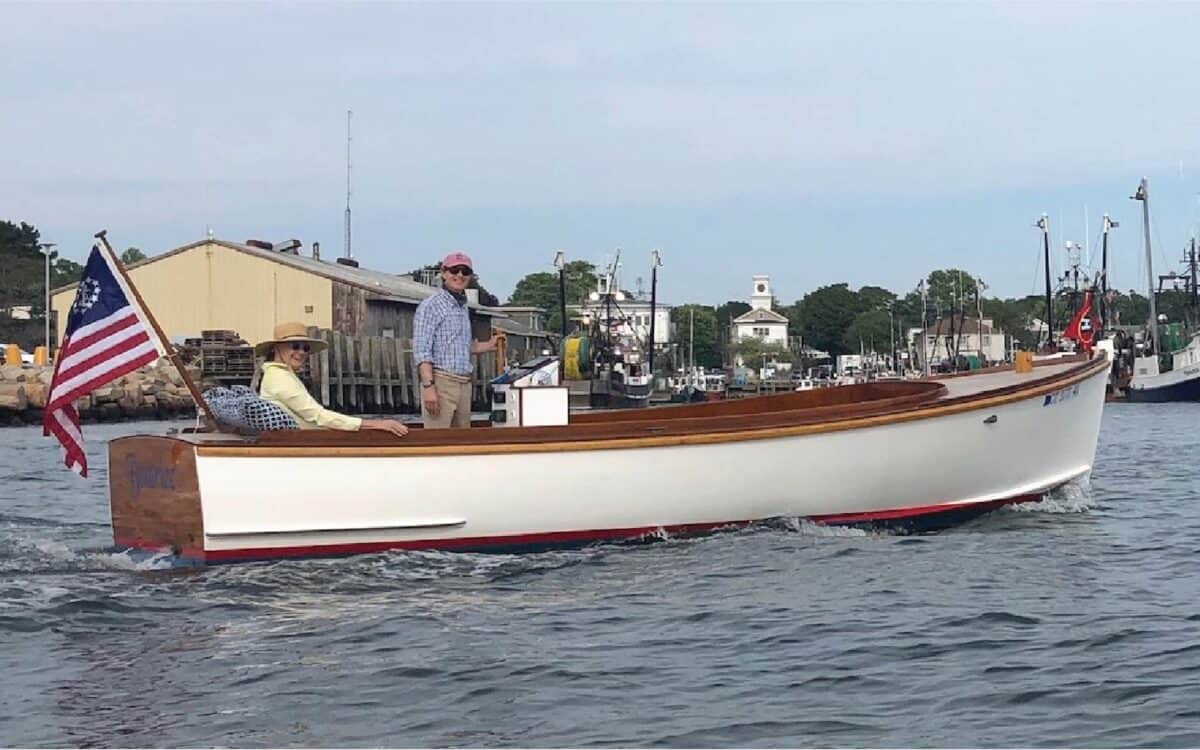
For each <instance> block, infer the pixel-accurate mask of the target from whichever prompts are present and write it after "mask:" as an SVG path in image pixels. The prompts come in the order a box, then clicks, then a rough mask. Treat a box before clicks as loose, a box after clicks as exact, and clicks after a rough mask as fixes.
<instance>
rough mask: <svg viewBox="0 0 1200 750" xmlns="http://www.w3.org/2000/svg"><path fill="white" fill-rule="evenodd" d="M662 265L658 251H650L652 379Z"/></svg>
mask: <svg viewBox="0 0 1200 750" xmlns="http://www.w3.org/2000/svg"><path fill="white" fill-rule="evenodd" d="M661 265H662V256H661V255H659V252H658V250H651V251H650V345H649V346H648V347H647V349H648V350H649V358H648V363H649V368H650V377H651V378H652V379H653V378H654V319H655V318H657V317H658V313H657V312H656V310H657V307H658V267H659V266H661Z"/></svg>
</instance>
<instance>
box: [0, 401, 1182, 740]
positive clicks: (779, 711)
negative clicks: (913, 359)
mask: <svg viewBox="0 0 1200 750" xmlns="http://www.w3.org/2000/svg"><path fill="white" fill-rule="evenodd" d="M1197 423H1200V404H1145V405H1138V404H1109V405H1108V406H1106V407H1105V414H1104V422H1103V428H1102V433H1101V437H1100V447H1099V452H1098V456H1097V466H1096V469H1095V470H1094V472H1093V473H1092V475H1091V477H1090V479H1088V480H1084V481H1081V482H1078V483H1076V484H1073V485H1071V486H1069V487H1067V488H1064V489H1063V490H1061V491H1058V492H1056V493H1054V495H1053V496H1051V497H1050V498H1048V499H1046V500H1044V501H1042V502H1039V503H1037V504H1034V505H1031V506H1026V507H1022V508H1020V509H1006V510H1001V511H997V512H995V513H992V514H989V515H987V516H984V517H982V518H980V519H977V520H975V521H972V522H970V523H968V524H965V525H963V526H960V527H956V528H954V529H952V530H949V531H945V532H941V533H938V534H932V535H923V536H900V535H893V534H887V533H865V532H861V531H854V530H845V529H830V528H824V527H819V526H815V525H812V524H809V523H806V522H800V521H797V520H795V519H790V520H787V519H785V520H782V521H780V522H777V523H769V524H762V525H759V526H756V527H752V528H749V529H744V530H740V531H735V532H727V533H719V534H714V535H711V536H707V537H703V538H699V539H665V540H662V541H659V542H655V543H652V544H645V545H601V546H596V547H590V548H586V549H582V550H575V551H566V552H553V553H545V554H533V555H525V556H515V555H475V554H452V553H389V554H376V555H369V556H362V557H356V558H344V559H326V560H301V561H286V562H277V563H262V564H246V565H234V566H224V567H214V568H208V569H194V568H191V569H189V568H182V567H179V566H177V565H176V564H174V561H173V560H171V559H170V558H169V557H165V556H158V557H135V556H132V555H130V554H128V553H125V552H122V551H119V550H114V549H113V548H112V547H111V532H110V529H109V527H108V505H107V482H106V477H105V472H104V447H103V442H104V440H106V439H108V438H110V437H113V436H115V435H119V434H125V433H130V432H134V431H139V430H152V431H158V432H162V431H165V429H166V425H165V424H164V423H144V424H124V425H94V426H93V425H89V426H85V428H84V431H85V435H86V437H87V439H88V441H89V445H90V449H89V455H90V459H91V463H92V466H93V476H92V477H91V478H90V479H88V480H80V479H78V478H77V477H75V476H74V475H73V474H70V473H68V472H66V471H65V470H63V469H62V468H61V464H60V453H59V450H58V447H57V444H55V443H54V442H53V441H51V440H49V439H45V438H42V436H41V432H40V430H38V429H35V428H12V429H6V430H0V673H2V674H3V675H4V677H5V679H4V680H3V681H2V682H0V745H5V746H13V745H16V746H30V747H50V746H63V745H70V746H84V747H105V746H152V747H173V746H252V747H287V746H348V747H376V746H381V745H387V746H395V745H399V746H494V747H504V746H537V747H563V746H631V745H636V746H663V747H672V746H686V747H703V746H747V747H781V746H797V745H801V746H870V747H913V746H937V747H948V746H996V745H1004V746H1030V747H1043V746H1063V745H1070V746H1081V747H1114V746H1155V747H1163V746H1169V747H1195V746H1200V679H1197V675H1198V674H1200V638H1198V636H1200V513H1197V506H1198V503H1200V500H1198V498H1197V488H1198V487H1200V467H1198V466H1197V463H1196V460H1195V457H1196V456H1197V455H1200V439H1198V438H1197V434H1198V433H1197V431H1196V429H1195V425H1196V424H1197ZM1030 439H1031V440H1036V439H1037V436H1036V435H1030ZM991 458H992V460H995V461H1003V460H1004V457H1003V456H993V457H991ZM928 461H929V470H930V471H941V470H947V468H948V467H944V466H941V465H940V464H939V461H938V456H936V455H930V456H929V457H928ZM864 470H870V466H869V465H866V466H864ZM447 480H448V481H463V482H472V481H476V480H475V479H473V478H472V477H469V476H464V477H447ZM478 481H480V482H483V481H485V480H484V479H482V478H480V479H479V480H478ZM680 481H681V486H680V490H681V491H686V487H685V486H684V485H683V482H684V481H685V478H683V477H681V478H680ZM614 489H616V488H615V487H614ZM404 491H405V488H404V486H403V485H402V484H398V485H397V486H396V492H397V494H402V493H403V492H404ZM629 491H631V492H635V493H636V492H637V488H636V487H632V488H629ZM560 501H561V502H563V503H570V502H572V498H571V490H570V487H563V489H562V497H561V498H560Z"/></svg>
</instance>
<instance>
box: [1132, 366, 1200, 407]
mask: <svg viewBox="0 0 1200 750" xmlns="http://www.w3.org/2000/svg"><path fill="white" fill-rule="evenodd" d="M1190 369H1192V370H1193V371H1194V372H1192V373H1190V374H1189V373H1180V375H1181V377H1178V378H1172V379H1170V380H1167V382H1164V383H1163V384H1162V385H1158V384H1151V383H1144V384H1139V385H1140V387H1137V386H1135V385H1134V384H1131V385H1130V387H1128V388H1126V389H1125V400H1126V401H1131V402H1133V403H1162V402H1166V401H1200V370H1197V368H1194V367H1193V368H1190ZM1171 374H1172V373H1169V372H1168V373H1164V374H1163V375H1160V376H1158V377H1157V378H1154V379H1155V380H1158V379H1163V380H1166V376H1167V375H1171Z"/></svg>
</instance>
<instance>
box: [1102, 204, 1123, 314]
mask: <svg viewBox="0 0 1200 750" xmlns="http://www.w3.org/2000/svg"><path fill="white" fill-rule="evenodd" d="M1100 226H1101V227H1103V229H1102V231H1101V240H1100V248H1101V250H1100V305H1099V307H1100V322H1101V325H1104V326H1106V327H1107V325H1108V230H1110V229H1116V228H1117V227H1118V226H1120V225H1119V224H1118V223H1117V222H1115V221H1113V220H1112V219H1110V218H1108V214H1104V218H1103V219H1102V220H1101V221H1100Z"/></svg>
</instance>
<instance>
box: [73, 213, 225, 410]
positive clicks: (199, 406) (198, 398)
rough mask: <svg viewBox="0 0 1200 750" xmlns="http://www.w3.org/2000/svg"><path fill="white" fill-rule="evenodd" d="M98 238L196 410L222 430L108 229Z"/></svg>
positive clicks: (99, 233)
mask: <svg viewBox="0 0 1200 750" xmlns="http://www.w3.org/2000/svg"><path fill="white" fill-rule="evenodd" d="M95 237H96V239H98V240H100V242H102V243H103V244H104V249H105V251H106V252H108V257H109V259H110V260H111V261H112V263H113V267H114V268H116V269H117V271H118V272H120V274H121V278H122V279H124V280H125V286H127V287H129V291H130V292H131V293H132V294H133V297H134V299H135V300H137V304H138V307H139V308H140V309H141V311H142V313H143V314H145V316H146V320H147V321H149V323H150V326H151V327H152V328H153V329H154V333H155V335H156V336H158V342H159V345H160V346H162V349H163V351H164V352H166V353H167V359H169V360H171V364H173V365H175V369H176V370H177V371H178V372H179V377H181V378H183V383H184V385H186V386H187V389H188V392H189V393H190V394H191V395H192V400H193V401H194V402H195V403H196V412H197V414H199V413H200V412H203V414H204V417H203V419H204V423H205V424H206V425H207V426H208V428H209V429H210V430H212V431H214V432H220V431H221V428H220V426H219V425H218V424H217V421H216V420H215V419H213V417H212V412H211V411H209V409H208V402H206V401H205V400H204V396H202V395H200V389H199V388H198V387H197V386H196V381H194V380H192V376H191V375H189V374H188V371H187V368H186V367H184V366H183V362H182V361H181V360H180V359H179V353H178V352H177V351H175V347H174V346H172V345H171V342H170V341H168V340H167V337H166V335H165V334H164V333H163V330H162V328H160V327H159V325H158V321H157V320H155V319H154V313H152V312H150V308H149V307H147V306H146V302H145V300H143V299H142V294H141V292H139V291H138V289H137V287H136V286H134V284H133V280H132V279H130V278H129V274H128V273H126V272H125V266H124V264H122V263H121V261H120V259H119V258H117V254H116V253H115V252H113V249H112V245H110V244H108V230H107V229H101V230H100V231H99V232H96V234H95Z"/></svg>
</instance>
